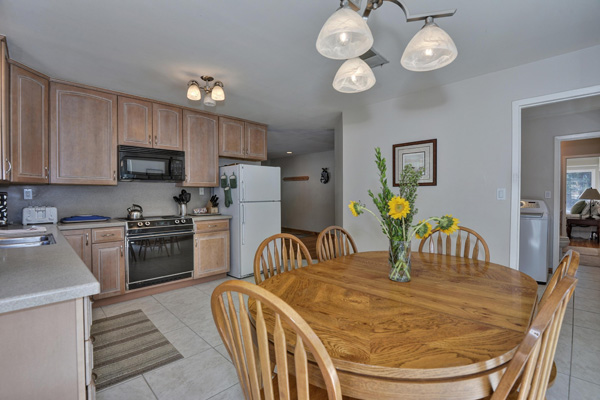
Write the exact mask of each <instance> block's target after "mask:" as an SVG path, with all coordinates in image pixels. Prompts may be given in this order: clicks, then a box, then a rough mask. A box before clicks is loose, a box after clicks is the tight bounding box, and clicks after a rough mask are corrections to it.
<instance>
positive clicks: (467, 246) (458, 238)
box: [419, 226, 490, 262]
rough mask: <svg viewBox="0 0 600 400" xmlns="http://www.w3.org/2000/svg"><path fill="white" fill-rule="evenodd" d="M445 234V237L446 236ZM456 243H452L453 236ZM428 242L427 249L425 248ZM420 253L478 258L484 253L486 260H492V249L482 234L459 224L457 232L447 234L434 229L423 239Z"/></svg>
mask: <svg viewBox="0 0 600 400" xmlns="http://www.w3.org/2000/svg"><path fill="white" fill-rule="evenodd" d="M444 236H445V238H444ZM453 237H455V243H454V245H453V244H452V238H453ZM425 244H427V250H428V251H423V248H424V247H425ZM419 253H437V254H446V255H451V256H457V257H465V258H472V259H474V260H478V259H479V256H480V253H483V257H484V260H485V261H486V262H489V261H490V249H489V247H488V245H487V243H486V242H485V240H483V238H482V237H481V235H480V234H479V233H477V232H475V231H474V230H472V229H469V228H465V227H464V226H459V227H458V230H457V231H456V233H455V234H452V235H446V234H445V233H443V232H442V231H440V230H439V229H434V230H433V231H432V232H431V235H429V236H428V237H426V238H423V239H421V243H420V244H419Z"/></svg>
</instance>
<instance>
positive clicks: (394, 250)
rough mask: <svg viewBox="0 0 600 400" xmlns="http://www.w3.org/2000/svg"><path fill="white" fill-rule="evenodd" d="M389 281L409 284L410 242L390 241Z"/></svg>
mask: <svg viewBox="0 0 600 400" xmlns="http://www.w3.org/2000/svg"><path fill="white" fill-rule="evenodd" d="M389 263H390V279H391V280H393V281H395V282H410V272H411V271H410V241H408V242H405V241H399V240H390V258H389Z"/></svg>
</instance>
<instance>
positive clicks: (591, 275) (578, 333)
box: [94, 266, 600, 400]
mask: <svg viewBox="0 0 600 400" xmlns="http://www.w3.org/2000/svg"><path fill="white" fill-rule="evenodd" d="M577 277H578V278H579V283H578V287H577V289H576V290H575V296H574V298H573V300H571V302H570V304H569V308H568V310H567V313H566V314H565V320H564V323H563V328H562V331H561V335H560V339H559V343H558V348H557V351H556V357H555V360H556V365H557V369H558V377H557V379H556V383H555V384H554V386H553V387H551V388H550V389H549V390H548V393H547V398H548V400H598V399H600V268H596V267H585V266H581V267H579V271H578V272H577ZM224 280H225V279H223V280H218V281H213V282H208V283H204V284H200V285H196V286H191V287H188V288H184V289H179V290H174V291H171V292H166V293H161V294H158V295H155V296H148V297H143V298H140V299H136V300H132V301H128V302H124V303H119V304H114V305H110V306H106V307H101V308H95V309H94V318H95V319H97V318H103V317H106V316H112V315H116V314H120V313H123V312H126V311H131V310H137V309H141V310H142V311H144V313H146V315H147V316H148V318H150V320H152V322H153V323H154V324H155V325H156V327H157V328H158V329H159V330H160V331H161V332H162V333H163V334H164V335H165V337H166V338H167V339H168V340H169V341H170V342H171V343H173V345H174V346H175V347H176V348H177V350H179V352H180V353H181V354H182V355H183V356H184V358H183V359H181V360H179V361H176V362H174V363H171V364H167V365H165V366H163V367H161V368H158V369H155V370H152V371H150V372H147V373H145V374H143V375H142V376H138V377H136V378H133V379H131V380H128V381H126V382H123V383H120V384H118V385H115V386H112V387H109V388H107V389H104V390H102V391H100V392H98V395H97V398H98V400H117V399H127V400H137V399H158V400H163V399H182V400H183V399H198V400H201V399H210V400H239V399H243V397H244V396H243V394H242V392H241V390H240V386H239V384H238V383H237V376H236V373H235V369H234V367H233V365H232V364H231V362H229V358H228V356H227V351H226V350H225V347H224V346H223V344H222V342H221V338H220V337H219V334H218V332H217V330H216V328H215V326H214V323H213V320H212V314H211V311H210V294H211V293H212V291H213V289H214V288H215V287H216V286H217V285H219V284H220V283H221V282H223V281H224ZM246 280H248V281H249V282H254V278H253V277H251V278H247V279H246ZM539 290H540V292H543V290H544V288H543V287H540V289H539Z"/></svg>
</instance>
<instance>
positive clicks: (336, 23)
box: [317, 7, 373, 60]
mask: <svg viewBox="0 0 600 400" xmlns="http://www.w3.org/2000/svg"><path fill="white" fill-rule="evenodd" d="M371 46H373V35H372V34H371V30H370V29H369V26H368V25H367V21H365V20H364V19H362V18H361V16H360V15H359V14H358V13H357V12H355V11H353V10H351V9H349V8H347V7H344V8H340V9H339V10H337V11H336V12H335V13H333V15H332V16H331V17H329V19H328V20H327V22H325V25H323V28H321V32H320V33H319V37H318V38H317V51H318V52H319V53H321V54H322V55H323V56H325V57H327V58H333V59H334V60H346V59H349V58H354V57H358V56H360V55H361V54H364V53H365V52H366V51H367V50H369V49H370V48H371Z"/></svg>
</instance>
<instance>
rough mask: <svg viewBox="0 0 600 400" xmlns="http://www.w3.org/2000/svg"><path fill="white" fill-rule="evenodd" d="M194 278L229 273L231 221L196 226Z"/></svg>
mask: <svg viewBox="0 0 600 400" xmlns="http://www.w3.org/2000/svg"><path fill="white" fill-rule="evenodd" d="M196 232H202V233H196V235H195V236H194V241H195V243H194V246H195V248H194V250H195V257H194V260H195V262H194V278H202V277H205V276H210V275H216V274H221V273H224V272H229V265H230V264H229V220H219V221H206V222H200V223H197V224H196Z"/></svg>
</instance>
